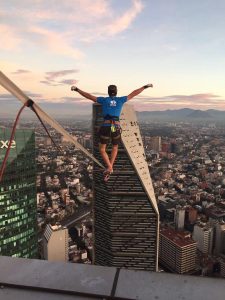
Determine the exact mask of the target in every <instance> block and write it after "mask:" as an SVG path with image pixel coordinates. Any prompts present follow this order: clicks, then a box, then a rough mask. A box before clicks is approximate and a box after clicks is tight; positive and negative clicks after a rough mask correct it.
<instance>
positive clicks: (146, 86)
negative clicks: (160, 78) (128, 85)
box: [127, 83, 153, 100]
mask: <svg viewBox="0 0 225 300" xmlns="http://www.w3.org/2000/svg"><path fill="white" fill-rule="evenodd" d="M149 87H151V88H152V87H153V85H152V84H151V83H149V84H146V85H144V86H142V87H141V88H139V89H136V90H134V91H133V92H132V93H130V94H129V95H128V96H127V100H131V99H132V98H134V97H135V96H137V95H139V94H140V93H141V92H143V91H144V90H145V89H147V88H149Z"/></svg>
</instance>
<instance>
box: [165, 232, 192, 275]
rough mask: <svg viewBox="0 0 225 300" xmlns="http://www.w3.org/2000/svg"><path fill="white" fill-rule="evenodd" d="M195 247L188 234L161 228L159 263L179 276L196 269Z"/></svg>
mask: <svg viewBox="0 0 225 300" xmlns="http://www.w3.org/2000/svg"><path fill="white" fill-rule="evenodd" d="M196 245H197V243H196V242H195V241H193V240H192V239H191V234H190V233H189V232H184V231H183V232H176V231H175V230H174V229H172V228H169V227H168V228H161V229H160V243H159V262H160V263H161V264H162V266H165V267H167V268H168V269H170V270H171V271H173V272H176V273H179V274H183V273H188V272H191V271H193V270H195V267H196V250H197V248H196Z"/></svg>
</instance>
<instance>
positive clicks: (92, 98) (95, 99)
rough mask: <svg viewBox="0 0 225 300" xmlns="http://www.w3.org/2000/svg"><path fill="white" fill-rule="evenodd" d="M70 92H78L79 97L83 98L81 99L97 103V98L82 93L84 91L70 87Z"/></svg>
mask: <svg viewBox="0 0 225 300" xmlns="http://www.w3.org/2000/svg"><path fill="white" fill-rule="evenodd" d="M71 91H75V92H78V93H79V94H80V95H81V96H83V97H85V98H87V99H89V100H92V101H94V102H96V101H97V97H95V96H94V95H91V94H89V93H86V92H84V91H82V90H80V89H78V87H76V86H72V87H71Z"/></svg>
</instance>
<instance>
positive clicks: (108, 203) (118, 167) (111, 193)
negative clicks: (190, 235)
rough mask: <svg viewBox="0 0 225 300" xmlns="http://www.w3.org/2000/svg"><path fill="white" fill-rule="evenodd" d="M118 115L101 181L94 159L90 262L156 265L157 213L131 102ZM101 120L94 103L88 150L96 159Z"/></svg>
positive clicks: (146, 267)
mask: <svg viewBox="0 0 225 300" xmlns="http://www.w3.org/2000/svg"><path fill="white" fill-rule="evenodd" d="M120 120H121V127H122V130H123V131H122V145H120V146H119V153H118V157H117V160H116V163H115V165H114V173H113V174H112V175H111V177H110V179H109V181H108V182H107V183H105V182H104V181H103V175H102V172H100V171H99V167H98V166H96V165H94V173H93V179H94V203H93V206H94V243H95V244H94V263H95V264H97V265H102V266H114V267H118V268H128V269H136V270H148V271H157V268H158V244H159V213H158V207H157V203H156V199H155V194H154V190H153V186H152V182H151V177H150V174H149V170H148V165H147V162H146V159H145V153H144V148H143V144H142V138H141V134H140V130H139V126H138V123H137V119H136V114H135V112H134V110H133V108H132V106H130V105H128V104H125V105H124V108H123V111H122V114H121V118H120ZM101 122H102V115H101V106H100V105H98V104H94V105H93V137H94V138H93V142H94V143H93V152H94V155H95V157H96V158H97V159H99V160H100V161H102V159H101V157H100V154H99V150H98V129H99V126H100V124H101ZM108 150H109V152H110V146H109V147H108Z"/></svg>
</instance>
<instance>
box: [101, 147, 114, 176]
mask: <svg viewBox="0 0 225 300" xmlns="http://www.w3.org/2000/svg"><path fill="white" fill-rule="evenodd" d="M99 152H100V154H101V156H102V158H103V160H104V162H105V164H106V166H107V171H109V172H112V165H111V162H110V160H109V156H108V154H107V152H106V144H99Z"/></svg>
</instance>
